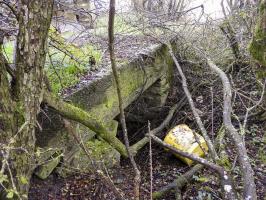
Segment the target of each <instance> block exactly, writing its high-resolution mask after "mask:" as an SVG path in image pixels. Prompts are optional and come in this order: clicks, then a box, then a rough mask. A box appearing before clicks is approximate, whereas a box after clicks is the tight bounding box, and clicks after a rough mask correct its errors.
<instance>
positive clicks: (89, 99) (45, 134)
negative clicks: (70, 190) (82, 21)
mask: <svg viewBox="0 0 266 200" xmlns="http://www.w3.org/2000/svg"><path fill="white" fill-rule="evenodd" d="M172 67H173V61H172V58H171V56H170V54H169V52H168V50H167V47H166V46H165V45H156V46H152V47H151V48H149V49H147V50H145V51H144V52H141V53H140V54H139V56H138V57H137V58H135V59H134V60H132V61H130V62H124V63H123V64H121V65H120V66H119V78H120V81H121V86H122V88H121V91H122V98H123V100H124V102H123V104H124V106H125V107H128V105H130V104H131V103H132V102H133V101H134V100H136V99H137V98H138V97H140V96H141V95H142V94H143V93H144V92H145V91H146V92H145V98H147V99H150V101H147V102H149V104H150V106H160V105H163V104H164V102H165V99H166V97H167V94H168V89H169V84H170V82H171V76H172ZM149 90H150V91H149ZM65 100H67V101H69V102H71V103H72V104H74V105H75V106H77V107H79V108H82V109H84V110H85V111H87V112H88V113H89V114H90V115H92V116H95V118H96V119H97V120H99V121H100V122H101V123H102V124H104V125H105V127H106V128H107V129H108V130H109V131H110V132H109V134H110V135H113V136H115V135H116V131H117V125H118V123H117V122H116V121H114V120H113V119H114V118H115V117H116V116H117V115H118V114H119V107H118V99H117V93H116V86H115V81H114V78H113V75H112V73H111V72H110V71H109V72H107V73H106V74H104V75H103V76H101V77H100V78H97V79H95V80H92V81H90V82H88V83H86V84H85V85H83V87H81V88H79V89H78V90H76V91H74V92H72V93H71V94H69V95H68V96H67V97H65ZM39 122H40V125H41V126H42V128H43V130H42V132H38V133H37V134H36V137H37V145H38V146H39V147H42V148H61V149H62V151H63V153H64V158H63V162H64V163H63V166H64V168H69V169H73V168H79V169H80V170H88V169H89V167H90V166H91V165H89V164H88V163H89V161H88V159H87V156H85V155H84V154H83V153H82V150H81V149H80V147H79V145H78V144H77V143H76V141H75V140H74V139H73V138H72V136H71V135H69V134H68V133H67V131H66V130H65V128H64V125H63V122H62V118H61V117H60V116H59V115H58V114H56V113H55V112H54V111H53V110H52V109H50V108H48V109H47V110H46V113H45V114H41V115H40V116H39ZM73 125H74V126H73V127H76V132H77V134H78V135H79V137H80V138H81V140H82V141H83V143H85V144H89V147H88V148H91V150H92V155H97V156H92V158H93V160H99V158H101V157H103V160H104V164H105V165H106V166H107V167H111V166H113V165H114V164H116V163H118V162H119V159H120V155H119V153H118V152H117V151H116V150H115V149H113V148H112V147H111V146H110V145H109V144H108V143H106V142H104V141H101V143H99V140H95V139H94V138H95V134H94V132H92V131H90V130H89V129H88V128H86V127H84V126H82V125H80V124H76V123H74V122H73ZM98 139H99V138H98ZM103 143H104V146H105V147H104V148H100V149H101V150H102V149H107V151H104V152H102V151H98V150H97V152H93V148H95V147H96V146H98V145H99V144H101V145H102V144H103ZM101 145H100V146H101ZM96 149H99V148H96ZM97 162H98V161H97ZM61 169H63V168H61ZM59 171H60V170H59ZM61 171H62V170H61ZM60 173H61V172H60ZM61 174H64V173H61Z"/></svg>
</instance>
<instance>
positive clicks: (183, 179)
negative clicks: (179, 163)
mask: <svg viewBox="0 0 266 200" xmlns="http://www.w3.org/2000/svg"><path fill="white" fill-rule="evenodd" d="M203 168H204V166H203V165H201V164H197V165H195V166H193V167H192V168H191V169H190V170H189V171H187V172H186V173H184V174H182V175H180V176H179V177H178V178H177V179H176V180H174V181H173V182H172V183H169V184H168V185H166V186H164V187H163V188H162V189H160V190H158V191H156V192H153V194H152V197H153V199H160V198H162V197H163V196H164V195H165V194H166V193H167V192H169V191H171V190H174V189H175V188H176V189H178V190H181V189H182V188H183V187H184V186H185V185H186V184H187V183H188V182H189V181H190V180H191V179H192V177H193V175H195V174H196V173H197V172H199V171H200V170H202V169H203Z"/></svg>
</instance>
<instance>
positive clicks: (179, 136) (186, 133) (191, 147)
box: [164, 124, 208, 166]
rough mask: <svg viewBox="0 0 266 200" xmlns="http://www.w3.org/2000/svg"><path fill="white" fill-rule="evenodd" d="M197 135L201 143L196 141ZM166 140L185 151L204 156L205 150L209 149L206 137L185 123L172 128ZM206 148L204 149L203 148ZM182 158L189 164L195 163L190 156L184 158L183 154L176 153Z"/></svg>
mask: <svg viewBox="0 0 266 200" xmlns="http://www.w3.org/2000/svg"><path fill="white" fill-rule="evenodd" d="M195 135H196V137H197V139H198V141H199V143H200V145H199V143H198V142H197V141H196V138H195ZM164 142H165V143H167V144H169V145H172V146H173V147H175V148H176V149H179V150H182V151H185V152H187V153H191V154H194V155H197V156H200V157H203V156H204V151H205V152H207V151H208V146H207V144H206V141H205V140H204V138H203V137H202V136H201V135H199V134H197V133H193V131H192V130H191V129H190V128H189V127H188V126H187V125H185V124H180V125H178V126H176V127H174V128H173V129H171V130H170V131H169V132H168V133H167V135H166V137H165V138H164ZM202 148H203V149H204V151H203V150H202ZM175 156H176V157H178V158H179V159H180V160H182V161H183V162H184V163H186V164H187V165H189V166H190V165H191V164H192V163H193V161H192V160H190V159H188V158H184V157H182V156H179V155H176V154H175Z"/></svg>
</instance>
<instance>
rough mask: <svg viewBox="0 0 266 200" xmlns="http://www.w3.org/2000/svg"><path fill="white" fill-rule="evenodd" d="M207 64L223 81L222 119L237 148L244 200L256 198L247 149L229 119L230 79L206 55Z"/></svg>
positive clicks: (230, 103) (230, 105)
mask: <svg viewBox="0 0 266 200" xmlns="http://www.w3.org/2000/svg"><path fill="white" fill-rule="evenodd" d="M206 60H207V64H208V65H209V67H210V69H211V70H213V71H214V72H215V73H216V74H217V75H218V76H219V77H220V79H221V81H222V83H223V94H224V108H223V121H224V126H225V129H226V130H227V133H228V135H229V137H230V138H231V139H232V140H233V142H234V146H235V147H236V150H237V155H238V161H239V164H240V168H241V171H242V174H243V182H244V191H243V195H244V199H245V200H251V199H252V200H256V199H257V193H256V185H255V181H254V171H253V169H252V167H251V164H250V162H249V157H248V154H247V149H246V147H245V144H244V142H243V141H242V138H241V136H240V134H239V133H238V131H237V130H236V128H235V127H234V126H233V124H232V121H231V114H232V101H231V100H232V91H231V85H230V81H229V79H228V77H227V75H226V74H225V73H224V72H223V71H222V70H221V69H220V68H219V67H218V66H216V65H215V64H214V63H213V62H212V61H211V60H210V59H209V58H207V57H206Z"/></svg>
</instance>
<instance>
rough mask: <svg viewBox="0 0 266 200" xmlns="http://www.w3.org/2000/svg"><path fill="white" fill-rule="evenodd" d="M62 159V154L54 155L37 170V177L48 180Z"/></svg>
mask: <svg viewBox="0 0 266 200" xmlns="http://www.w3.org/2000/svg"><path fill="white" fill-rule="evenodd" d="M61 157H62V155H61V154H59V155H58V154H55V155H53V156H52V157H51V158H50V159H49V160H47V161H45V163H44V164H42V165H40V166H39V167H38V168H37V169H36V170H35V172H34V173H35V175H36V176H38V177H39V178H41V179H46V178H47V177H48V176H49V175H50V174H51V173H52V171H53V170H54V169H55V168H56V166H57V165H58V164H59V162H60V159H61Z"/></svg>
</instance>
